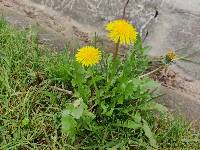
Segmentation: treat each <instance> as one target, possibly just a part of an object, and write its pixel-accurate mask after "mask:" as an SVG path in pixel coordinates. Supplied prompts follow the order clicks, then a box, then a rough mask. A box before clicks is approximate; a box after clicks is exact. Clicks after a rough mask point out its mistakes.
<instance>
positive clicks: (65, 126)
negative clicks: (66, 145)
mask: <svg viewBox="0 0 200 150" xmlns="http://www.w3.org/2000/svg"><path fill="white" fill-rule="evenodd" d="M61 122H62V131H63V132H64V133H66V134H67V135H68V136H74V135H75V133H76V126H77V122H76V120H75V119H74V118H73V117H72V116H70V115H66V116H63V117H62V119H61Z"/></svg>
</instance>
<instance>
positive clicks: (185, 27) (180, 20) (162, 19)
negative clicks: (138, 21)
mask: <svg viewBox="0 0 200 150" xmlns="http://www.w3.org/2000/svg"><path fill="white" fill-rule="evenodd" d="M199 8H200V1H199V0H190V1H184V0H165V1H163V3H162V4H161V7H160V8H159V12H160V13H159V17H158V18H157V21H156V22H155V23H154V24H153V26H152V28H151V31H150V34H149V37H148V39H147V43H148V44H149V45H151V46H152V51H151V53H150V54H151V55H153V56H160V55H163V54H165V53H166V51H167V49H173V50H175V51H176V52H177V53H178V55H179V56H180V57H186V59H187V60H181V61H178V62H177V63H176V64H175V65H174V66H173V68H174V69H175V70H176V71H177V72H179V73H181V74H184V75H186V76H188V77H189V78H190V79H193V80H200V9H199Z"/></svg>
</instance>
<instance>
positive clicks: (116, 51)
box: [112, 39, 120, 62]
mask: <svg viewBox="0 0 200 150" xmlns="http://www.w3.org/2000/svg"><path fill="white" fill-rule="evenodd" d="M119 42H120V39H119V40H118V42H117V43H116V47H115V49H114V50H113V60H112V61H113V62H114V61H115V59H116V57H117V55H118V51H119Z"/></svg>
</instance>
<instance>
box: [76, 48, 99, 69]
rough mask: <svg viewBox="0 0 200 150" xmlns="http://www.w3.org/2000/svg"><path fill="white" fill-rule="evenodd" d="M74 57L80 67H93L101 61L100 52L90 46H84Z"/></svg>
mask: <svg viewBox="0 0 200 150" xmlns="http://www.w3.org/2000/svg"><path fill="white" fill-rule="evenodd" d="M75 57H76V61H77V62H79V63H81V64H82V66H86V67H88V66H93V65H96V64H97V63H99V61H100V60H101V51H99V50H98V49H97V48H95V47H92V46H85V47H82V48H80V49H79V50H78V52H77V54H76V56H75Z"/></svg>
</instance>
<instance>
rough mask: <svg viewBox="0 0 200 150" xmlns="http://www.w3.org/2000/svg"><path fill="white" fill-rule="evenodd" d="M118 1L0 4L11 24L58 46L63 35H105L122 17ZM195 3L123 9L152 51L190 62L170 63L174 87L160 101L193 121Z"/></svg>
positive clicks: (198, 94)
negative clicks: (106, 25) (172, 53)
mask: <svg viewBox="0 0 200 150" xmlns="http://www.w3.org/2000/svg"><path fill="white" fill-rule="evenodd" d="M34 2H36V3H34ZM122 2H124V1H122V0H118V1H116V0H112V1H107V0H106V1H95V0H84V1H81V2H80V1H77V0H57V1H52V0H42V1H38V0H32V2H31V1H29V0H23V1H20V0H1V1H0V8H1V13H2V14H3V15H4V17H5V19H6V20H7V21H8V22H10V23H11V24H14V25H16V26H20V27H21V28H23V29H26V28H28V27H29V26H32V25H33V26H37V28H40V32H39V39H40V41H41V42H42V43H47V44H50V45H52V46H55V45H56V47H57V48H59V49H62V48H63V45H64V43H65V41H66V39H73V38H75V39H78V40H79V42H82V43H83V44H84V43H87V40H88V37H89V36H91V35H93V34H94V32H97V33H98V34H100V35H104V30H103V29H102V25H103V24H104V23H105V22H107V21H110V20H112V19H114V18H119V17H120V16H121V13H122V8H123V5H122ZM83 6H84V7H83ZM199 7H200V2H199V0H190V1H187V0H175V1H174V0H160V1H149V0H142V1H131V3H130V4H129V6H128V8H127V18H128V19H129V20H130V21H131V22H133V23H134V24H136V27H137V28H138V30H139V31H140V32H141V35H142V36H143V37H145V35H146V34H147V33H148V36H147V39H146V43H147V44H149V45H151V46H152V51H151V52H150V55H152V56H156V57H157V56H160V55H162V54H164V53H165V52H166V50H167V49H169V48H170V49H174V50H177V53H178V54H179V55H181V56H187V57H188V59H189V60H190V61H179V62H177V63H176V64H175V65H173V67H172V69H173V70H174V72H175V74H176V75H175V77H174V78H173V80H174V81H173V83H174V84H173V86H172V87H171V84H167V85H166V86H170V88H173V90H170V89H164V90H163V92H164V93H165V94H166V97H163V98H162V101H164V103H166V105H167V106H169V107H170V108H171V109H172V110H179V109H180V112H181V113H185V114H186V116H187V117H188V118H192V119H194V120H197V119H199V117H198V116H200V112H199V111H198V109H193V107H194V106H195V107H197V108H200V90H199V89H200V76H199V75H200V65H199V63H200V62H199V57H200V50H199V47H200V36H199V35H200V28H199V27H200V24H199V23H200V11H199V9H198V8H199ZM115 10H116V11H115ZM44 29H45V30H46V31H44ZM83 31H84V32H83ZM74 41H75V40H74ZM73 44H77V43H76V42H75V43H73ZM169 95H170V97H169ZM177 95H178V96H177Z"/></svg>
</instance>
